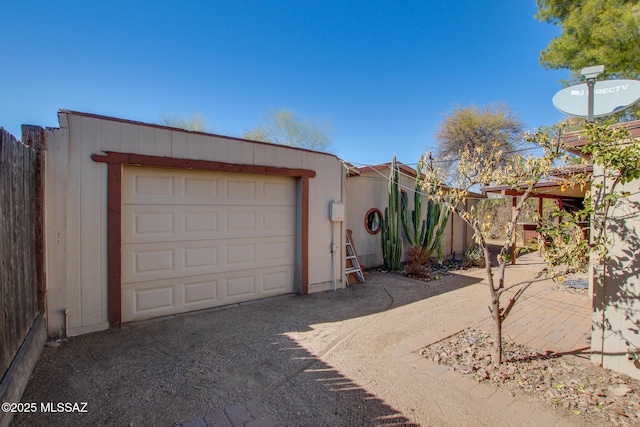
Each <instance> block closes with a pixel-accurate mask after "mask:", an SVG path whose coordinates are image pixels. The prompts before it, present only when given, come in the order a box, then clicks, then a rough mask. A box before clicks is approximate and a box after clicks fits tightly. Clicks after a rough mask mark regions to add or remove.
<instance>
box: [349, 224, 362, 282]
mask: <svg viewBox="0 0 640 427" xmlns="http://www.w3.org/2000/svg"><path fill="white" fill-rule="evenodd" d="M352 241H353V238H352V236H351V230H347V244H346V250H347V253H346V255H347V256H346V261H347V266H346V267H347V269H346V270H345V276H346V279H347V286H349V285H350V283H349V275H350V274H353V275H354V276H355V278H356V279H358V282H364V274H362V269H361V268H360V262H359V261H358V253H357V252H356V248H355V246H354V245H353V243H352ZM354 283H355V282H354Z"/></svg>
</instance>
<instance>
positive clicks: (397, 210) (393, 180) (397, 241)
mask: <svg viewBox="0 0 640 427" xmlns="http://www.w3.org/2000/svg"><path fill="white" fill-rule="evenodd" d="M401 210H402V196H401V195H400V170H399V169H398V164H397V163H396V158H395V157H394V158H393V161H392V162H391V171H390V172H389V204H388V206H387V207H386V208H385V209H384V218H383V220H382V239H381V242H382V258H383V261H384V266H385V268H386V269H387V270H389V271H394V270H399V269H400V267H401V264H400V263H401V261H402V230H401V218H400V215H401Z"/></svg>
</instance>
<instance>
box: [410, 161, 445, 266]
mask: <svg viewBox="0 0 640 427" xmlns="http://www.w3.org/2000/svg"><path fill="white" fill-rule="evenodd" d="M423 162H424V159H422V158H421V159H420V162H419V163H418V165H417V166H416V182H415V191H414V196H413V197H414V199H413V206H414V210H413V211H411V217H409V216H408V215H407V212H408V210H409V206H408V203H407V200H406V198H407V195H406V193H405V194H402V197H403V198H404V199H405V200H404V203H402V205H401V206H402V213H401V220H402V227H403V228H404V234H405V235H406V236H407V240H408V241H409V244H411V245H413V246H420V247H421V248H422V249H424V250H425V252H426V255H427V257H428V258H431V257H432V256H433V254H434V252H435V253H437V255H438V258H441V256H442V254H441V252H442V235H443V234H444V229H445V227H446V225H447V221H448V220H449V210H448V209H443V208H442V206H441V205H440V204H437V203H435V202H434V201H433V200H431V199H429V201H428V202H427V215H426V218H425V219H421V218H422V194H421V193H422V186H421V185H420V181H421V177H422V169H423V166H424V163H423Z"/></svg>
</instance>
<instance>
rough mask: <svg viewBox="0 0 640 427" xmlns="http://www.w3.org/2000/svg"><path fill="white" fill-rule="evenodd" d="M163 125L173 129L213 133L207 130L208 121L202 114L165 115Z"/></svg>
mask: <svg viewBox="0 0 640 427" xmlns="http://www.w3.org/2000/svg"><path fill="white" fill-rule="evenodd" d="M161 118H162V123H163V124H164V125H166V126H171V127H172V128H179V129H185V130H189V131H192V132H211V130H210V129H207V119H205V118H204V117H203V116H202V114H201V113H197V112H196V113H191V115H189V116H183V115H181V114H163V115H162V116H161Z"/></svg>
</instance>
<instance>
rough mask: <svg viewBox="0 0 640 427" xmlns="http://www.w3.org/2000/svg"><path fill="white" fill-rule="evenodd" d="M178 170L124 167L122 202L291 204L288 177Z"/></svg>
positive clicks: (292, 198) (291, 187) (294, 197)
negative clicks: (213, 201) (207, 175)
mask: <svg viewBox="0 0 640 427" xmlns="http://www.w3.org/2000/svg"><path fill="white" fill-rule="evenodd" d="M206 174H207V173H206V172H202V171H185V170H179V169H163V168H143V167H138V168H134V167H127V168H126V173H125V174H124V175H123V185H122V187H123V190H122V203H123V204H125V205H127V204H175V205H184V204H192V205H198V204H211V203H212V200H215V203H216V204H217V205H256V202H257V204H259V205H265V206H269V205H271V206H275V205H294V204H295V199H296V196H295V186H294V185H291V184H292V182H293V179H292V178H285V177H278V176H266V175H264V176H263V175H244V174H234V173H231V174H213V173H209V175H210V176H209V177H206V176H204V175H206Z"/></svg>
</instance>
